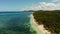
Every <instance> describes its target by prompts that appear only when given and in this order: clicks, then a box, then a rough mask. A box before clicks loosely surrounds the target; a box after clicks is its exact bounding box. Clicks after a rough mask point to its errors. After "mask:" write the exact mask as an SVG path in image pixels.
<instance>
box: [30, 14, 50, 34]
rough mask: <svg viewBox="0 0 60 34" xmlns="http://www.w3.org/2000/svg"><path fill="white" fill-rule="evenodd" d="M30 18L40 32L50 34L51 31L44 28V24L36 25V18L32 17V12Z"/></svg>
mask: <svg viewBox="0 0 60 34" xmlns="http://www.w3.org/2000/svg"><path fill="white" fill-rule="evenodd" d="M31 18H32V19H31V20H32V23H33V24H34V25H35V27H36V28H37V29H38V31H39V32H41V34H51V32H49V31H48V30H45V28H44V25H43V24H41V25H38V24H37V22H36V20H35V19H34V16H33V14H32V15H31Z"/></svg>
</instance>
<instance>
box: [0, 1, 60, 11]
mask: <svg viewBox="0 0 60 34" xmlns="http://www.w3.org/2000/svg"><path fill="white" fill-rule="evenodd" d="M21 10H22V11H23V10H60V0H0V11H21Z"/></svg>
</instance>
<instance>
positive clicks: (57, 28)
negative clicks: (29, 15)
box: [33, 10, 60, 34]
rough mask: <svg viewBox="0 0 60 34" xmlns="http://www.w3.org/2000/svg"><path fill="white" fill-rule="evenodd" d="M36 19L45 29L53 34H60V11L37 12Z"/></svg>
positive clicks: (34, 14)
mask: <svg viewBox="0 0 60 34" xmlns="http://www.w3.org/2000/svg"><path fill="white" fill-rule="evenodd" d="M33 16H34V19H35V20H36V23H37V24H38V25H41V24H43V25H44V28H45V29H46V30H48V31H49V32H51V34H60V10H53V11H43V10H40V11H35V12H34V13H33Z"/></svg>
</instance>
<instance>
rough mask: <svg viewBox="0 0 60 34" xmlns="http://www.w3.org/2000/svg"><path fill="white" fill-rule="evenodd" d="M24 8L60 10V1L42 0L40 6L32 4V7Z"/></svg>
mask: <svg viewBox="0 0 60 34" xmlns="http://www.w3.org/2000/svg"><path fill="white" fill-rule="evenodd" d="M23 10H60V3H57V4H55V3H47V2H40V3H39V5H38V6H34V5H32V6H31V7H28V8H23Z"/></svg>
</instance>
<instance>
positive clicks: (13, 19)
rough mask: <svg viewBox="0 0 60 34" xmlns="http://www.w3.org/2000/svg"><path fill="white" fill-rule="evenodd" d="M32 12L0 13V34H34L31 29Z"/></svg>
mask: <svg viewBox="0 0 60 34" xmlns="http://www.w3.org/2000/svg"><path fill="white" fill-rule="evenodd" d="M32 13H33V12H0V34H36V31H34V30H32V29H31V24H30V19H31V17H30V15H31V14H32Z"/></svg>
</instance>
